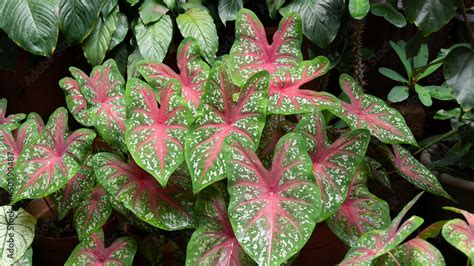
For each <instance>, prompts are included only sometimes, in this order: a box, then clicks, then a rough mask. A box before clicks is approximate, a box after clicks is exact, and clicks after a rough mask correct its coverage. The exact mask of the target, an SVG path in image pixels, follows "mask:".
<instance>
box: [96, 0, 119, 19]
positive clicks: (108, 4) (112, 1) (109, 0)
mask: <svg viewBox="0 0 474 266" xmlns="http://www.w3.org/2000/svg"><path fill="white" fill-rule="evenodd" d="M115 8H118V0H105V1H104V0H102V8H101V10H100V13H101V14H102V16H103V17H107V16H108V15H110V13H112V11H114V9H115Z"/></svg>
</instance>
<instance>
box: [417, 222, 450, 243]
mask: <svg viewBox="0 0 474 266" xmlns="http://www.w3.org/2000/svg"><path fill="white" fill-rule="evenodd" d="M446 222H448V220H442V221H437V222H434V223H432V224H430V225H429V226H427V227H425V228H424V229H423V230H422V231H421V232H420V233H419V234H418V236H417V237H418V238H421V239H424V240H426V239H428V238H435V237H437V236H438V235H439V234H440V233H441V230H442V229H443V226H444V224H446Z"/></svg>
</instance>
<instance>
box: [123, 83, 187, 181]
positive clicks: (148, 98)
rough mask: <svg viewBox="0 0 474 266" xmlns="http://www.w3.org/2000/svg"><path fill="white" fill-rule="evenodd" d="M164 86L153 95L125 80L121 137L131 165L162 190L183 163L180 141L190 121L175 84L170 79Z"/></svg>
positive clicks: (142, 87) (146, 89)
mask: <svg viewBox="0 0 474 266" xmlns="http://www.w3.org/2000/svg"><path fill="white" fill-rule="evenodd" d="M164 86H165V87H164V88H163V89H161V90H160V91H158V92H157V94H158V95H155V91H154V90H153V89H152V88H151V87H150V86H149V85H148V84H146V83H145V82H143V81H141V80H138V79H131V80H129V81H128V83H127V96H126V99H127V113H128V120H127V131H126V136H125V138H126V142H127V146H128V148H129V151H130V154H131V155H132V156H133V158H134V159H135V162H136V163H137V164H138V165H139V166H140V167H141V168H143V169H145V170H146V171H147V172H148V173H150V174H151V175H153V176H154V177H155V178H156V179H157V180H158V182H160V184H161V185H162V186H163V187H164V186H166V184H167V182H168V179H169V178H170V176H171V174H173V172H174V171H175V170H176V169H177V168H178V167H179V166H180V165H181V164H182V163H183V162H184V139H185V136H186V134H187V133H188V126H189V124H190V123H191V120H192V115H191V112H190V111H189V110H188V109H187V108H186V107H185V106H183V99H182V97H181V87H180V85H179V83H178V82H177V81H175V80H170V81H169V82H168V83H167V84H165V85H164ZM157 98H158V100H159V103H158V102H157Z"/></svg>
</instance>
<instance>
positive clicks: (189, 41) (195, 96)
mask: <svg viewBox="0 0 474 266" xmlns="http://www.w3.org/2000/svg"><path fill="white" fill-rule="evenodd" d="M177 61H178V69H179V73H176V72H174V70H172V69H171V68H170V67H168V66H167V65H165V64H163V63H159V62H154V61H140V62H138V63H137V69H138V71H139V72H140V73H141V74H142V76H143V77H144V78H145V80H146V81H147V82H148V83H150V84H151V85H153V86H154V87H155V88H157V89H158V90H161V89H164V88H165V87H166V84H167V83H168V81H169V80H170V79H176V80H178V81H179V83H180V84H181V87H182V92H181V93H182V96H183V98H184V100H185V101H186V103H187V104H188V106H189V108H190V109H191V110H192V111H193V113H195V111H196V109H197V108H198V106H199V103H200V100H201V96H202V94H203V93H204V90H205V86H206V80H207V76H208V75H209V66H208V65H207V64H206V63H205V62H204V61H203V60H202V58H201V52H200V49H199V44H198V43H197V41H196V40H195V39H194V38H192V37H188V38H186V39H184V40H183V41H182V42H181V44H180V45H179V47H178V54H177Z"/></svg>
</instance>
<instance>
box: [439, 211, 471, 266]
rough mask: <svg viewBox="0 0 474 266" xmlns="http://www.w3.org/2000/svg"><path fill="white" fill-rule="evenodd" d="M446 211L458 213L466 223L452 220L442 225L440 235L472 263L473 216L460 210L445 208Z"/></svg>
mask: <svg viewBox="0 0 474 266" xmlns="http://www.w3.org/2000/svg"><path fill="white" fill-rule="evenodd" d="M445 209H447V210H451V211H454V212H457V213H460V214H462V215H463V216H464V218H465V219H466V221H467V222H466V221H463V220H461V219H453V220H450V221H448V222H446V224H444V225H443V229H442V231H441V232H442V234H443V237H444V239H446V241H448V242H449V243H450V244H451V245H453V246H454V247H455V248H457V249H458V250H460V251H461V252H462V253H464V254H466V256H467V257H468V258H469V260H470V261H471V264H473V263H474V214H472V213H470V212H468V211H465V210H460V209H458V208H453V207H445Z"/></svg>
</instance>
